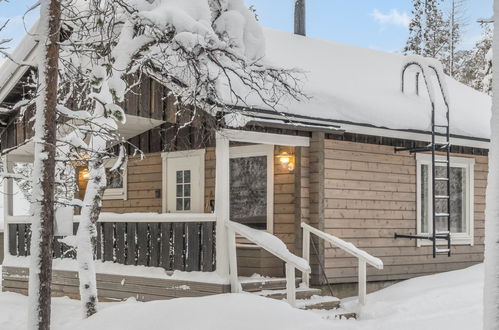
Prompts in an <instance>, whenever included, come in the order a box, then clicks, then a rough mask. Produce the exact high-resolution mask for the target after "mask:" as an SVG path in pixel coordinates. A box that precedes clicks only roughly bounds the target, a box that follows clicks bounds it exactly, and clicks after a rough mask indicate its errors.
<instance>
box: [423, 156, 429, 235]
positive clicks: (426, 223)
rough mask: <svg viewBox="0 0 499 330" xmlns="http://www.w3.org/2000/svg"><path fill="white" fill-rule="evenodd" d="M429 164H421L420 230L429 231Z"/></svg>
mask: <svg viewBox="0 0 499 330" xmlns="http://www.w3.org/2000/svg"><path fill="white" fill-rule="evenodd" d="M428 171H429V166H428V165H421V232H422V233H428V232H429V221H428V220H429V217H428V212H429V211H430V210H429V205H428V192H429V190H428V183H429V177H428Z"/></svg>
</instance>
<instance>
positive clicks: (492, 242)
mask: <svg viewBox="0 0 499 330" xmlns="http://www.w3.org/2000/svg"><path fill="white" fill-rule="evenodd" d="M494 17H495V21H494V29H495V31H499V19H498V18H499V0H495V1H494ZM493 49H494V51H493V55H494V57H493V59H492V66H493V69H492V72H493V76H494V78H493V83H492V95H493V97H492V119H491V121H490V126H491V136H490V147H489V173H488V177H487V191H486V201H485V202H486V207H485V261H484V263H485V284H484V291H483V293H484V299H483V306H484V313H483V317H484V322H483V329H484V330H495V329H499V180H498V177H497V175H498V173H499V33H494V36H493Z"/></svg>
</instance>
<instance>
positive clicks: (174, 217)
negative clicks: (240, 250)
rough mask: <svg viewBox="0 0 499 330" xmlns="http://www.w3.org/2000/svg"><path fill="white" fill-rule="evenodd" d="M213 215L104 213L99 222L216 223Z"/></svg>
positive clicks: (19, 219) (23, 218) (17, 218)
mask: <svg viewBox="0 0 499 330" xmlns="http://www.w3.org/2000/svg"><path fill="white" fill-rule="evenodd" d="M216 220H217V217H216V215H215V214H213V213H140V212H136V213H110V212H102V213H101V214H100V216H99V220H98V221H99V222H215V221H216ZM73 221H74V222H80V216H79V215H75V216H74V218H73ZM5 223H31V217H30V216H29V215H10V216H7V217H5Z"/></svg>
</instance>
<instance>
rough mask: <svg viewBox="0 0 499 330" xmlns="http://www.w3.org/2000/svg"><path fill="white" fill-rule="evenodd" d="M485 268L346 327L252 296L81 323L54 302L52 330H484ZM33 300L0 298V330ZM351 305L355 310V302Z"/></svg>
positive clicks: (385, 305) (73, 308) (184, 301)
mask: <svg viewBox="0 0 499 330" xmlns="http://www.w3.org/2000/svg"><path fill="white" fill-rule="evenodd" d="M482 288H483V265H477V266H473V267H470V268H467V269H464V270H459V271H454V272H448V273H444V274H438V275H432V276H426V277H420V278H416V279H413V280H409V281H405V282H402V283H399V284H396V285H393V286H391V287H389V288H387V289H384V290H381V291H378V292H376V293H373V294H370V295H369V296H368V305H367V306H366V307H364V308H363V309H362V311H361V318H360V320H357V321H354V320H350V321H339V320H334V319H332V315H331V313H330V312H324V311H321V312H312V311H301V310H296V309H293V308H291V307H289V305H287V303H285V302H282V301H276V300H272V299H267V298H262V297H259V296H256V295H252V294H226V295H218V296H212V297H204V298H181V299H175V300H169V301H156V302H149V303H139V302H135V301H131V300H130V301H127V302H123V303H105V304H101V312H99V313H98V314H97V315H96V316H94V317H92V318H90V319H87V320H84V321H82V320H79V302H78V301H75V300H70V299H68V298H55V299H54V300H53V306H54V310H53V317H52V319H53V329H71V330H73V329H74V330H84V329H92V330H113V329H116V330H118V329H119V330H132V329H133V330H135V329H147V330H155V329H169V330H190V329H206V330H215V329H216V330H223V329H230V330H232V329H238V330H250V329H251V330H254V329H259V330H266V329H269V330H271V329H286V330H295V329H296V330H299V329H314V330H323V329H324V330H326V329H328V330H329V329H334V330H360V329H362V330H371V329H379V330H381V329H383V330H391V329H394V330H395V329H396V330H399V329H404V330H411V329H418V330H420V329H425V330H432V329H438V330H443V329H453V330H461V329H463V330H464V329H466V330H473V329H481V317H482V313H481V308H482ZM26 303H27V299H26V297H24V296H22V295H18V294H14V293H7V292H6V293H0V329H3V330H10V329H23V328H25V326H26V324H25V322H26ZM345 307H346V308H347V309H350V310H354V309H356V306H355V302H354V301H353V300H352V301H346V302H345Z"/></svg>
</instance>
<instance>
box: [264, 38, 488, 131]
mask: <svg viewBox="0 0 499 330" xmlns="http://www.w3.org/2000/svg"><path fill="white" fill-rule="evenodd" d="M264 34H265V37H266V43H267V47H266V61H268V62H270V63H272V64H274V65H278V66H284V67H287V68H299V69H302V70H304V71H305V73H306V80H305V81H304V90H305V92H306V93H307V94H308V96H310V97H311V99H310V100H306V101H303V102H295V101H290V102H288V103H287V104H284V105H283V107H281V108H279V110H282V111H283V112H286V113H289V114H293V115H300V116H306V117H311V118H315V119H317V118H322V119H328V120H333V121H337V122H340V123H341V122H348V123H356V124H367V125H373V126H376V127H383V128H390V129H407V130H419V131H429V130H430V109H431V107H430V103H429V99H428V97H427V92H426V90H424V89H423V88H425V87H424V86H422V87H420V90H421V92H420V95H421V96H417V95H416V94H415V87H414V85H415V83H414V82H413V81H412V80H411V81H410V82H409V83H412V84H413V86H412V87H413V88H412V90H413V91H411V92H410V93H407V94H404V93H402V92H401V71H402V66H403V65H404V63H405V58H404V56H403V55H401V54H394V53H388V52H383V51H378V50H372V49H367V48H361V47H356V46H351V45H346V44H341V43H337V42H332V41H324V40H319V39H315V38H310V37H303V36H298V35H294V34H291V33H287V32H281V31H276V30H271V29H264ZM446 78H447V85H448V89H449V97H450V103H451V104H450V118H451V133H452V134H454V135H458V136H463V137H470V138H483V139H488V138H489V136H490V127H489V122H490V115H491V98H490V97H489V96H488V95H486V94H484V93H480V92H478V91H476V90H474V89H472V88H470V87H467V86H465V85H463V84H461V83H459V82H457V81H456V80H454V79H452V78H450V77H446ZM414 81H415V79H414ZM440 101H441V99H440ZM437 105H438V106H437V115H436V117H437V122H440V123H442V122H443V121H444V119H443V118H444V117H443V116H444V115H445V112H444V108H443V103H442V102H437ZM255 107H258V105H257V104H255ZM340 126H341V125H340Z"/></svg>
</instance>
